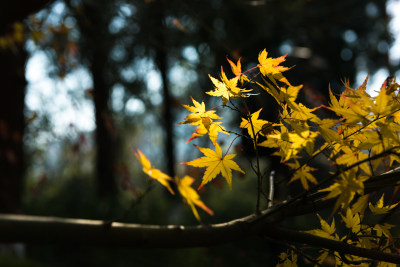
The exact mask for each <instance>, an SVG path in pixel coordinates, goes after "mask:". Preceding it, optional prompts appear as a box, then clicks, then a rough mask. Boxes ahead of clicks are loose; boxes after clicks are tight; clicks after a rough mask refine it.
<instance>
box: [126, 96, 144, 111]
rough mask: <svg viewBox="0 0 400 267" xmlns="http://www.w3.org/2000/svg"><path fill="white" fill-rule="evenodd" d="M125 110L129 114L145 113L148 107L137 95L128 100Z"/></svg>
mask: <svg viewBox="0 0 400 267" xmlns="http://www.w3.org/2000/svg"><path fill="white" fill-rule="evenodd" d="M125 111H126V113H127V114H128V115H129V114H131V115H134V114H143V113H144V112H145V111H146V107H145V105H144V103H143V101H142V100H140V99H137V98H136V97H131V98H129V100H128V101H127V102H126V105H125Z"/></svg>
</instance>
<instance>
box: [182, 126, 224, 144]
mask: <svg viewBox="0 0 400 267" xmlns="http://www.w3.org/2000/svg"><path fill="white" fill-rule="evenodd" d="M221 123H222V122H212V123H211V124H207V123H205V124H204V123H203V124H201V125H200V126H199V127H197V128H196V129H195V133H193V134H192V136H191V137H190V138H189V139H188V140H187V141H186V143H189V142H190V141H192V140H193V139H196V138H199V137H202V136H204V135H206V134H207V133H208V136H209V137H210V140H211V142H212V143H213V145H215V144H216V142H217V137H218V132H220V133H224V134H227V135H229V133H228V132H227V131H226V130H225V128H224V127H223V126H222V125H220V124H221Z"/></svg>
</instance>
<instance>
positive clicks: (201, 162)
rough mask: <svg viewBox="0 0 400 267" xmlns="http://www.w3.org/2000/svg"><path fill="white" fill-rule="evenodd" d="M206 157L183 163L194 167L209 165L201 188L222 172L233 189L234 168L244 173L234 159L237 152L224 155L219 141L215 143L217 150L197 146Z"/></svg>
mask: <svg viewBox="0 0 400 267" xmlns="http://www.w3.org/2000/svg"><path fill="white" fill-rule="evenodd" d="M195 147H197V148H198V149H199V150H200V151H201V153H203V154H204V156H205V157H201V158H198V159H195V160H192V161H189V162H183V163H182V164H185V165H191V166H194V167H207V169H206V171H205V172H204V175H203V180H202V182H201V185H200V186H199V189H200V188H202V187H203V186H204V185H205V184H206V183H208V182H210V181H211V180H212V179H214V178H215V177H216V176H217V175H218V174H220V173H221V174H222V176H223V177H224V178H225V180H226V181H227V183H228V184H229V187H230V189H231V190H232V170H236V171H239V172H241V173H244V171H243V170H242V169H240V167H239V166H238V165H237V164H236V162H234V161H233V160H232V159H233V158H234V157H235V156H236V154H227V155H224V156H223V155H222V150H221V148H220V146H219V145H218V143H216V144H215V151H214V150H212V149H209V148H203V147H199V146H196V145H195Z"/></svg>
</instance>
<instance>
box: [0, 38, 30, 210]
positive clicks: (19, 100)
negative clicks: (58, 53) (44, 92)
mask: <svg viewBox="0 0 400 267" xmlns="http://www.w3.org/2000/svg"><path fill="white" fill-rule="evenodd" d="M26 60H27V53H26V51H25V50H24V48H23V44H16V45H15V46H13V49H6V50H0V212H3V213H4V212H17V211H18V209H20V207H21V193H22V182H23V175H24V149H23V135H24V129H25V121H24V106H25V87H26V84H27V82H26V79H25V63H26Z"/></svg>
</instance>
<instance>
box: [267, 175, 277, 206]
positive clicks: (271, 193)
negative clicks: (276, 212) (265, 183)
mask: <svg viewBox="0 0 400 267" xmlns="http://www.w3.org/2000/svg"><path fill="white" fill-rule="evenodd" d="M274 177H275V171H274V170H272V171H271V173H270V174H269V191H268V205H267V207H268V208H271V207H272V205H273V200H274Z"/></svg>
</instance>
